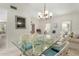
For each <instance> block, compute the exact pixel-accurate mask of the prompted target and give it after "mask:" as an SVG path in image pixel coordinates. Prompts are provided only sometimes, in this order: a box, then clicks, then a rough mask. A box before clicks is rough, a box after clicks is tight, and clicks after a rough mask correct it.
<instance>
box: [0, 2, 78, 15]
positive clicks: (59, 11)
mask: <svg viewBox="0 0 79 59" xmlns="http://www.w3.org/2000/svg"><path fill="white" fill-rule="evenodd" d="M0 5H1V4H0ZM2 5H15V6H17V7H18V8H22V9H23V10H25V11H26V12H27V13H30V14H36V13H38V12H39V11H42V10H43V7H44V4H43V3H15V4H13V3H9V4H5V3H4V4H2ZM46 8H47V10H49V11H50V12H52V13H54V15H63V14H68V13H71V12H77V11H79V3H46Z"/></svg>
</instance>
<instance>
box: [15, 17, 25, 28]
mask: <svg viewBox="0 0 79 59" xmlns="http://www.w3.org/2000/svg"><path fill="white" fill-rule="evenodd" d="M15 24H16V25H15V26H16V29H23V28H26V18H24V17H20V16H15Z"/></svg>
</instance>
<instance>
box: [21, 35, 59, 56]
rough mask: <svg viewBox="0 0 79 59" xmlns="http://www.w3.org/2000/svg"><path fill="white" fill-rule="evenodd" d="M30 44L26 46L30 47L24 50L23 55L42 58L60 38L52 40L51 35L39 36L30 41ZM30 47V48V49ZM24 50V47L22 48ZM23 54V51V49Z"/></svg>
mask: <svg viewBox="0 0 79 59" xmlns="http://www.w3.org/2000/svg"><path fill="white" fill-rule="evenodd" d="M29 40H30V41H28V44H24V45H25V47H28V48H27V49H26V50H24V53H23V55H26V56H41V55H42V53H43V52H44V51H46V50H47V49H48V48H50V47H51V46H53V45H54V44H55V43H56V42H57V41H58V38H52V37H51V36H50V35H47V36H46V35H38V36H35V37H32V38H30V39H29ZM29 47H30V48H29ZM20 48H23V47H20ZM21 51H22V52H23V50H22V49H21Z"/></svg>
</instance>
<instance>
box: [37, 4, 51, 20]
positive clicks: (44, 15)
mask: <svg viewBox="0 0 79 59" xmlns="http://www.w3.org/2000/svg"><path fill="white" fill-rule="evenodd" d="M38 17H39V18H40V19H51V18H52V12H49V11H48V10H46V4H44V10H43V11H42V12H38Z"/></svg>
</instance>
